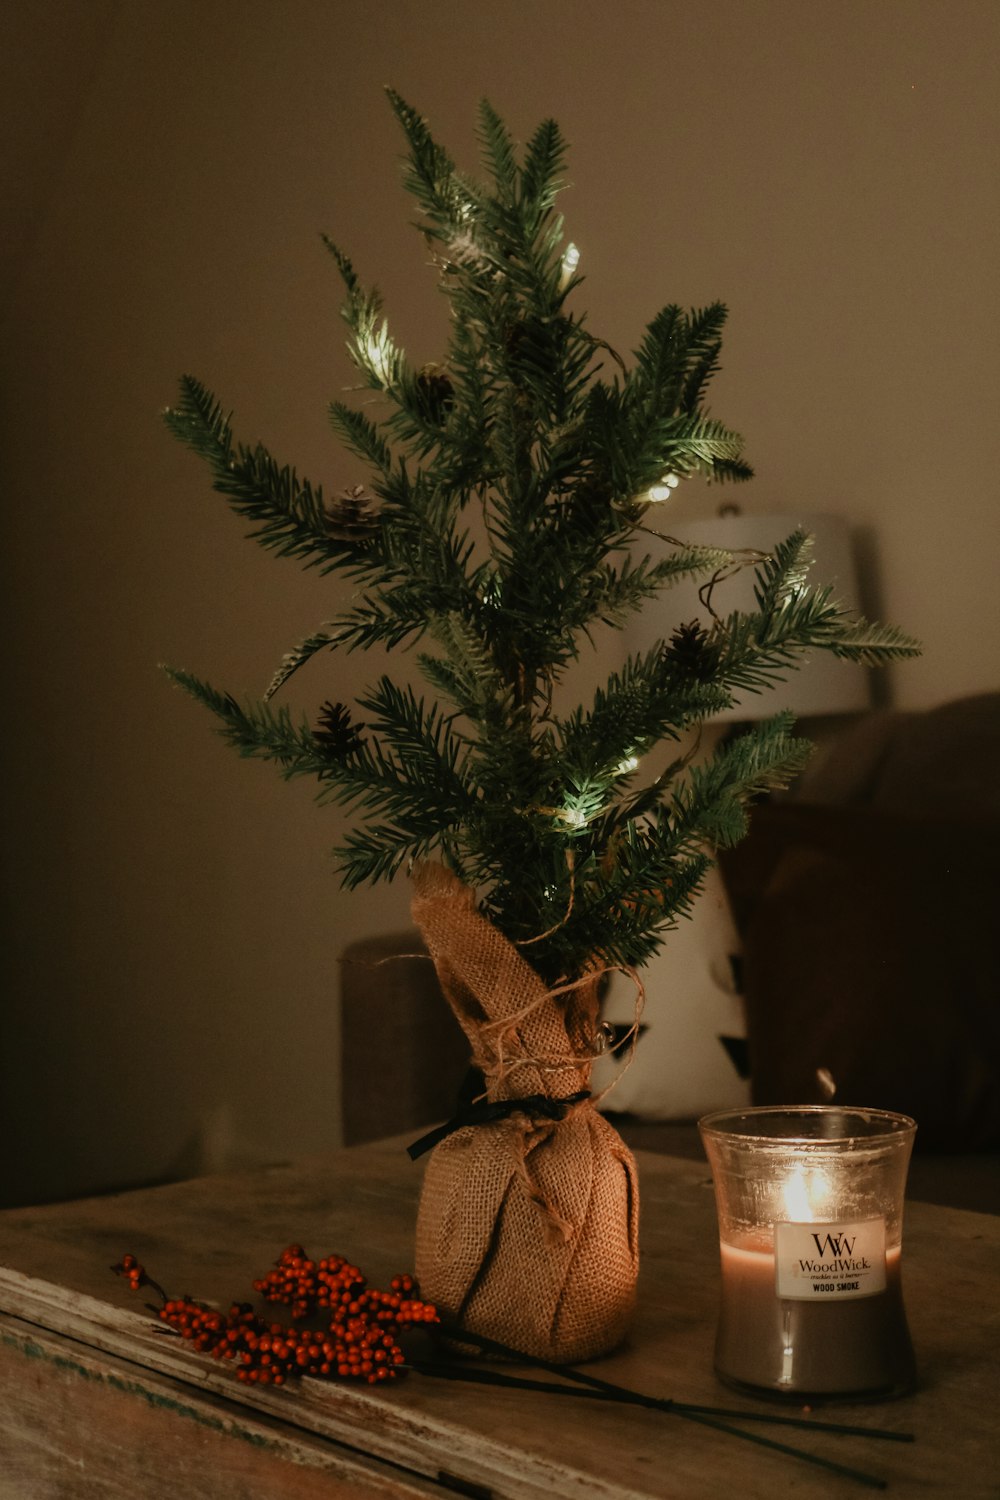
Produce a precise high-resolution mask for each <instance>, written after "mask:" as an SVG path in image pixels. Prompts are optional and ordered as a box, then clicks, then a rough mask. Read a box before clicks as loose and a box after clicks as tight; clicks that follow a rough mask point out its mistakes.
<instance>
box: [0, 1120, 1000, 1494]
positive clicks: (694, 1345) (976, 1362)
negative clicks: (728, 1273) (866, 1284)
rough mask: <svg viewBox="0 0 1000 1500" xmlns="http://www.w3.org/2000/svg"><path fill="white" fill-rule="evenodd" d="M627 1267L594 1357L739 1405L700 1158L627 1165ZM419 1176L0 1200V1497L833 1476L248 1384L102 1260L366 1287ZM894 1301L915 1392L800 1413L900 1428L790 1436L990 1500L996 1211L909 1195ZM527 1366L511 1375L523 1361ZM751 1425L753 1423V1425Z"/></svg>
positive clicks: (389, 1169)
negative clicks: (732, 1386) (719, 1349)
mask: <svg viewBox="0 0 1000 1500" xmlns="http://www.w3.org/2000/svg"><path fill="white" fill-rule="evenodd" d="M640 1173H641V1182H642V1199H643V1201H642V1247H643V1268H642V1277H641V1284H640V1303H639V1305H640V1316H639V1318H638V1319H637V1322H636V1325H635V1328H634V1330H633V1333H632V1336H631V1339H630V1342H629V1345H628V1346H627V1347H626V1348H624V1349H622V1350H621V1351H619V1352H618V1353H617V1354H615V1355H613V1356H612V1357H610V1358H608V1359H606V1360H602V1361H600V1362H599V1363H598V1364H597V1365H596V1366H594V1367H592V1368H594V1369H595V1371H596V1372H599V1373H600V1374H601V1375H603V1376H605V1377H606V1378H608V1379H610V1380H613V1381H616V1382H618V1383H620V1384H622V1385H627V1386H629V1387H631V1388H633V1389H638V1390H641V1391H644V1392H647V1393H649V1394H652V1395H658V1396H674V1397H676V1398H677V1399H680V1400H687V1401H692V1402H706V1403H710V1404H716V1405H723V1406H729V1407H737V1408H741V1409H743V1410H748V1411H749V1410H761V1409H762V1408H761V1404H760V1403H754V1402H753V1401H750V1400H745V1399H744V1398H742V1397H740V1396H738V1395H735V1394H734V1393H732V1392H730V1391H727V1390H725V1389H724V1388H723V1387H722V1386H720V1385H719V1384H718V1382H717V1381H716V1379H715V1377H714V1376H713V1374H712V1369H711V1364H712V1338H713V1327H714V1321H715V1309H716V1299H717V1294H718V1268H717V1258H718V1257H717V1243H716V1230H715V1213H714V1202H713V1196H712V1191H711V1185H710V1182H709V1177H708V1169H707V1168H706V1167H705V1166H703V1165H701V1164H699V1163H696V1162H689V1161H679V1160H676V1159H673V1158H669V1157H656V1156H643V1157H641V1158H640ZM420 1175H421V1173H420V1168H419V1166H413V1165H411V1164H410V1162H409V1161H408V1160H407V1158H406V1157H405V1155H404V1154H403V1153H402V1151H401V1149H400V1145H399V1143H398V1142H383V1143H379V1144H378V1145H375V1146H364V1147H356V1148H354V1149H353V1150H350V1151H345V1152H341V1153H338V1154H336V1155H333V1156H330V1157H326V1158H324V1159H322V1160H317V1159H313V1160H310V1161H307V1162H302V1163H297V1164H294V1165H290V1166H287V1167H280V1168H273V1169H269V1170H266V1171H259V1172H255V1173H252V1174H242V1175H238V1176H227V1177H215V1178H201V1179H198V1180H195V1181H192V1182H187V1183H181V1184H177V1185H175V1186H170V1187H163V1188H155V1189H149V1190H144V1191H141V1192H133V1193H124V1194H119V1195H116V1196H112V1197H105V1198H100V1199H91V1200H87V1201H84V1202H80V1203H71V1204H61V1205H55V1206H51V1207H44V1208H34V1209H17V1210H13V1211H7V1212H4V1213H0V1497H2V1500H79V1497H84V1496H87V1497H90V1496H99V1497H114V1500H161V1497H163V1500H165V1497H167V1496H169V1497H170V1500H236V1497H245V1500H250V1497H252V1500H271V1497H278V1496H281V1497H282V1500H330V1497H337V1500H345V1497H346V1500H354V1497H365V1500H372V1497H376V1496H381V1497H392V1500H404V1497H407V1500H411V1497H418V1496H419V1497H427V1496H430V1495H434V1496H438V1497H441V1496H447V1495H454V1494H459V1495H466V1496H473V1497H480V1500H571V1497H572V1500H652V1497H657V1500H662V1497H677V1500H716V1497H724V1500H734V1497H739V1500H753V1497H757V1496H760V1497H762V1500H763V1497H767V1500H771V1497H772V1496H773V1495H774V1494H775V1493H784V1494H787V1495H789V1496H791V1497H794V1500H830V1497H833V1500H837V1497H839V1496H841V1495H844V1496H847V1495H850V1494H859V1495H860V1494H863V1493H865V1491H864V1490H863V1488H862V1487H861V1486H860V1485H859V1484H857V1483H855V1482H854V1481H851V1480H848V1479H846V1478H842V1477H839V1476H835V1475H831V1474H829V1473H825V1472H823V1471H821V1470H818V1469H815V1468H813V1467H811V1466H809V1465H807V1464H805V1463H802V1462H800V1461H797V1460H794V1459H791V1458H787V1457H784V1456H782V1455H778V1454H775V1453H771V1452H768V1451H767V1450H765V1449H762V1448H758V1447H754V1446H751V1445H750V1444H748V1443H744V1442H741V1441H738V1440H737V1439H735V1438H732V1437H730V1436H728V1435H727V1434H725V1433H721V1432H715V1431H712V1430H709V1429H706V1428H704V1427H699V1426H696V1425H694V1424H692V1423H690V1422H687V1421H682V1420H680V1419H678V1418H677V1417H675V1416H670V1415H667V1414H664V1413H660V1412H656V1411H651V1410H648V1409H642V1408H634V1407H620V1406H613V1405H605V1404H603V1403H598V1402H595V1401H589V1400H586V1399H583V1398H577V1397H575V1396H574V1397H568V1398H555V1397H548V1396H544V1395H533V1394H528V1393H525V1392H523V1391H511V1390H499V1389H496V1390H494V1389H487V1388H482V1387H475V1386H469V1385H458V1384H450V1383H445V1382H440V1381H432V1380H429V1379H427V1378H422V1377H420V1376H418V1375H415V1376H412V1377H410V1378H409V1379H407V1380H404V1381H401V1382H399V1383H398V1384H394V1385H392V1386H390V1387H388V1388H387V1387H379V1388H378V1389H377V1390H372V1389H371V1388H369V1387H355V1386H353V1385H348V1384H346V1383H345V1384H340V1385H338V1384H331V1383H320V1382H316V1381H303V1382H302V1383H301V1384H299V1385H297V1386H296V1387H294V1388H291V1389H284V1390H281V1389H279V1390H275V1389H269V1388H264V1389H260V1388H255V1387H245V1386H243V1385H241V1384H238V1383H237V1382H236V1381H235V1380H234V1379H233V1378H232V1376H231V1375H229V1374H228V1373H227V1372H226V1370H225V1369H223V1368H220V1366H219V1365H218V1364H217V1363H216V1362H214V1361H212V1360H208V1359H206V1358H205V1357H203V1356H200V1355H198V1354H195V1353H193V1352H192V1351H191V1350H190V1349H188V1348H187V1347H186V1346H185V1345H184V1344H183V1343H182V1341H181V1340H180V1339H178V1338H176V1337H173V1336H171V1335H170V1334H169V1333H164V1332H163V1330H162V1328H159V1327H158V1326H157V1325H156V1324H155V1323H154V1322H153V1321H152V1320H151V1318H150V1316H149V1314H148V1313H146V1312H145V1311H144V1308H143V1301H144V1296H143V1294H136V1293H132V1292H130V1291H129V1290H128V1288H127V1287H126V1286H125V1284H124V1283H123V1282H122V1281H120V1280H116V1279H115V1278H114V1277H113V1276H112V1275H111V1274H110V1273H109V1271H108V1269H107V1268H108V1267H109V1266H110V1265H111V1264H112V1263H113V1262H115V1261H117V1260H119V1259H120V1257H121V1255H122V1254H123V1253H124V1252H125V1251H132V1252H134V1253H135V1254H136V1255H138V1256H139V1258H140V1260H141V1261H142V1262H143V1263H144V1264H145V1265H146V1266H147V1268H148V1270H149V1273H150V1275H152V1276H155V1277H156V1278H157V1279H158V1280H159V1281H161V1282H162V1283H163V1284H164V1285H165V1286H167V1288H168V1289H169V1290H170V1291H171V1292H172V1293H174V1294H179V1293H183V1292H189V1293H191V1294H192V1295H194V1296H195V1297H198V1298H202V1299H206V1300H215V1301H218V1302H219V1303H220V1304H222V1305H224V1306H228V1304H229V1302H230V1301H231V1300H233V1299H234V1298H235V1299H236V1300H242V1299H244V1298H248V1297H250V1296H252V1292H251V1289H250V1286H249V1282H250V1280H251V1278H252V1277H253V1276H255V1275H260V1274H261V1272H262V1271H263V1270H264V1269H265V1268H266V1267H267V1266H268V1265H270V1263H271V1262H272V1261H273V1260H274V1258H275V1256H276V1255H277V1254H278V1253H279V1252H280V1250H281V1249H283V1248H284V1246H285V1245H286V1244H288V1243H290V1242H292V1241H300V1242H302V1243H304V1244H305V1245H306V1247H307V1248H308V1249H309V1250H310V1251H311V1252H312V1253H314V1254H326V1253H327V1252H328V1251H331V1250H339V1251H341V1252H342V1253H346V1254H348V1255H349V1256H350V1257H351V1258H352V1259H354V1260H355V1261H356V1262H358V1263H359V1264H360V1265H361V1266H362V1267H364V1269H365V1270H366V1272H368V1273H369V1275H370V1276H371V1278H372V1280H373V1282H375V1284H377V1285H378V1284H381V1285H384V1284H386V1282H387V1281H388V1278H389V1277H390V1276H391V1275H392V1274H393V1273H394V1272H396V1271H399V1270H405V1269H406V1268H407V1266H408V1265H409V1264H410V1262H411V1252H410V1244H411V1237H412V1225H413V1219H414V1212H415V1204H416V1197H417V1192H418V1188H419V1181H420ZM904 1261H905V1267H906V1272H905V1282H906V1299H907V1305H908V1310H909V1314H910V1322H911V1326H912V1329H913V1335H914V1341H915V1344H916V1347H917V1355H918V1359H919V1363H920V1371H921V1382H920V1389H919V1390H918V1392H917V1393H916V1394H915V1395H913V1396H911V1397H907V1398H904V1399H903V1400H900V1401H895V1402H889V1403H883V1404H871V1405H864V1404H841V1405H831V1406H828V1407H827V1408H825V1410H824V1412H822V1413H820V1414H819V1419H822V1417H823V1416H824V1415H825V1416H826V1417H827V1418H829V1419H831V1420H834V1419H835V1420H837V1421H842V1422H855V1423H857V1424H860V1425H862V1426H865V1425H867V1426H880V1427H889V1428H893V1429H895V1430H900V1431H902V1430H910V1431H913V1432H914V1433H915V1434H916V1436H917V1441H916V1442H915V1443H913V1444H906V1445H904V1444H901V1443H882V1442H875V1441H872V1440H868V1439H864V1438H860V1437H844V1436H839V1435H838V1436H831V1435H829V1434H827V1435H823V1434H820V1433H813V1432H806V1433H804V1434H800V1433H797V1432H795V1431H794V1430H792V1431H791V1432H790V1433H783V1432H781V1431H780V1430H779V1431H778V1432H777V1433H776V1435H778V1436H787V1437H788V1438H789V1440H790V1441H792V1442H795V1443H798V1444H800V1445H801V1446H802V1447H804V1448H807V1449H809V1450H811V1451H813V1452H816V1453H822V1454H824V1455H826V1456H828V1457H831V1458H834V1459H837V1460H839V1461H840V1462H842V1463H845V1464H848V1465H851V1466H853V1467H856V1468H861V1469H865V1470H868V1471H870V1472H871V1473H873V1474H875V1475H878V1476H881V1477H882V1478H884V1479H887V1480H888V1481H889V1485H890V1490H889V1492H890V1495H892V1496H894V1497H899V1500H904V1497H911V1496H912V1497H924V1496H932V1495H940V1496H961V1497H962V1500H977V1497H983V1500H985V1497H987V1496H989V1497H991V1500H995V1497H996V1496H997V1495H998V1494H1000V1487H998V1473H1000V1462H998V1450H997V1431H998V1426H1000V1416H998V1411H1000V1402H998V1397H1000V1378H998V1377H1000V1362H998V1345H1000V1340H998V1326H997V1296H996V1293H997V1286H998V1273H1000V1219H996V1218H993V1217H991V1216H988V1215H984V1214H973V1213H964V1212H959V1211H957V1210H951V1209H943V1208H936V1207H932V1206H929V1205H924V1204H919V1203H912V1204H910V1205H908V1209H907V1226H906V1243H905V1250H904ZM525 1373H530V1372H525ZM759 1430H761V1431H771V1430H772V1429H767V1428H764V1429H759Z"/></svg>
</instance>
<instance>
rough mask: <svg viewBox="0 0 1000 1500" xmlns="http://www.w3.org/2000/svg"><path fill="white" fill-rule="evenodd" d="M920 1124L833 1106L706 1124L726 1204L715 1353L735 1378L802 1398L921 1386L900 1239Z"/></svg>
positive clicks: (722, 1206)
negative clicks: (916, 1377)
mask: <svg viewBox="0 0 1000 1500" xmlns="http://www.w3.org/2000/svg"><path fill="white" fill-rule="evenodd" d="M894 1122H899V1123H898V1124H897V1123H894ZM914 1129H915V1127H914V1126H913V1123H912V1121H909V1120H905V1119H904V1117H902V1116H888V1115H884V1114H883V1113H882V1112H880V1111H858V1110H833V1109H830V1108H826V1107H824V1108H818V1109H807V1108H803V1109H798V1110H792V1109H785V1110H745V1111H742V1112H734V1113H733V1114H730V1115H724V1116H711V1117H708V1119H706V1120H705V1121H702V1137H703V1140H704V1141H705V1146H706V1150H707V1151H708V1155H709V1159H710V1161H711V1163H712V1171H713V1176H714V1178H715V1184H716V1197H717V1202H718V1207H719V1226H720V1254H721V1266H722V1304H721V1311H720V1317H719V1327H718V1334H717V1339H716V1351H715V1363H716V1369H717V1371H718V1372H719V1374H720V1375H721V1376H722V1377H723V1378H724V1379H725V1380H727V1381H729V1382H730V1383H735V1384H737V1385H745V1386H751V1387H754V1388H755V1389H761V1388H763V1389H768V1390H771V1391H775V1392H779V1393H780V1392H788V1393H794V1394H797V1395H807V1394H812V1395H831V1394H838V1395H844V1394H850V1393H857V1394H888V1393H890V1392H896V1391H900V1390H904V1389H907V1388H908V1387H909V1386H911V1385H912V1383H913V1378H914V1366H913V1350H912V1345H911V1343H910V1336H909V1330H908V1328H907V1323H906V1314H905V1311H904V1307H903V1299H902V1292H901V1283H900V1242H901V1217H902V1216H901V1209H902V1184H903V1181H904V1179H905V1170H906V1162H907V1160H908V1157H909V1148H910V1144H911V1141H912V1135H913V1131H914Z"/></svg>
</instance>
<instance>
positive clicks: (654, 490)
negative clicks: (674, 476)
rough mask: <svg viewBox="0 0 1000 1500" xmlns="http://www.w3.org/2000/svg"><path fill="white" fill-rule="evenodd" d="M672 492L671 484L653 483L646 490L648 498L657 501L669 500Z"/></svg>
mask: <svg viewBox="0 0 1000 1500" xmlns="http://www.w3.org/2000/svg"><path fill="white" fill-rule="evenodd" d="M672 494H673V489H672V488H671V486H670V485H669V484H651V485H650V487H649V489H648V490H647V491H646V499H647V500H652V501H653V502H654V503H656V502H658V501H660V500H669V499H670V497H671V495H672Z"/></svg>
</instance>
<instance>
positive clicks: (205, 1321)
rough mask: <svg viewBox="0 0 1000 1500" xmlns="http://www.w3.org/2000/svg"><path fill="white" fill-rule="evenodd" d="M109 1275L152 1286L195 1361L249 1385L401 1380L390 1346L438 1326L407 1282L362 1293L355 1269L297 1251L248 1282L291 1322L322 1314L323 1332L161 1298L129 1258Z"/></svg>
mask: <svg viewBox="0 0 1000 1500" xmlns="http://www.w3.org/2000/svg"><path fill="white" fill-rule="evenodd" d="M112 1269H113V1270H114V1271H116V1272H118V1274H120V1275H123V1276H125V1277H126V1278H127V1279H128V1282H129V1285H130V1286H131V1287H132V1289H133V1290H136V1289H138V1288H139V1287H141V1286H153V1287H155V1288H156V1290H157V1291H158V1292H159V1293H160V1296H161V1298H162V1301H163V1305H162V1307H160V1308H159V1309H158V1310H157V1316H158V1317H159V1318H160V1320H161V1321H162V1322H164V1323H166V1324H167V1325H168V1326H169V1327H171V1328H172V1329H174V1331H175V1332H176V1333H178V1334H180V1336H181V1337H182V1338H184V1339H186V1340H188V1341H189V1342H190V1343H191V1345H192V1347H193V1348H195V1349H197V1350H198V1351H199V1352H200V1353H204V1354H210V1355H211V1356H212V1357H213V1358H214V1359H220V1360H226V1361H228V1362H230V1363H232V1364H234V1365H235V1366H236V1377H237V1379H238V1380H242V1381H245V1382H249V1383H251V1384H255V1385H279V1386H280V1385H284V1384H286V1382H287V1381H288V1380H289V1379H294V1378H296V1377H298V1376H301V1375H312V1376H314V1377H315V1378H317V1379H321V1380H334V1379H339V1380H364V1381H366V1382H367V1383H368V1384H369V1385H376V1384H379V1383H381V1382H383V1381H387V1380H396V1379H398V1378H399V1376H400V1375H403V1374H405V1373H406V1372H405V1369H404V1368H403V1367H404V1366H405V1363H406V1356H405V1355H404V1353H403V1351H402V1349H401V1348H400V1347H399V1344H398V1343H397V1339H398V1337H399V1335H400V1333H401V1331H402V1330H403V1329H404V1328H406V1327H407V1326H409V1325H413V1324H433V1323H437V1322H438V1321H439V1319H438V1314H437V1310H436V1309H435V1308H434V1307H433V1305H432V1304H431V1303H429V1302H422V1301H420V1300H419V1297H418V1296H417V1295H416V1294H417V1291H418V1288H417V1286H416V1283H415V1282H414V1280H413V1278H412V1276H408V1275H404V1276H394V1277H393V1279H392V1282H391V1284H390V1285H391V1290H390V1291H388V1292H383V1291H378V1290H376V1289H375V1288H374V1287H369V1286H368V1284H367V1281H366V1279H365V1277H364V1276H363V1275H362V1274H361V1272H360V1270H359V1269H358V1267H357V1266H354V1265H351V1264H350V1263H349V1262H348V1261H347V1260H346V1259H345V1258H344V1257H343V1256H341V1255H328V1256H327V1257H326V1258H325V1259H324V1260H321V1261H318V1262H317V1261H313V1260H311V1259H310V1258H309V1256H307V1255H306V1253H305V1251H304V1250H303V1249H302V1247H301V1245H291V1246H289V1248H288V1249H287V1250H285V1251H284V1252H283V1253H282V1255H281V1256H280V1257H279V1259H278V1261H277V1262H276V1266H275V1269H274V1270H273V1271H269V1272H268V1273H267V1275H266V1276H264V1277H262V1278H260V1279H259V1280H257V1281H255V1282H254V1289H255V1290H256V1291H257V1292H259V1293H260V1294H261V1295H262V1296H263V1297H264V1298H265V1300H266V1301H268V1302H278V1303H283V1304H284V1305H286V1306H288V1307H290V1308H291V1310H292V1317H293V1319H297V1320H301V1319H302V1318H304V1317H306V1315H307V1314H310V1313H314V1312H316V1311H317V1310H322V1311H323V1313H324V1315H325V1321H326V1325H327V1326H326V1327H325V1328H324V1329H322V1330H316V1329H312V1328H302V1327H295V1326H291V1327H289V1326H286V1325H285V1324H283V1323H267V1322H265V1321H264V1319H263V1318H260V1317H258V1316H257V1314H256V1313H255V1312H254V1310H253V1306H252V1305H251V1304H250V1303H249V1302H234V1303H233V1304H232V1306H231V1307H230V1309H229V1311H228V1313H225V1314H224V1313H221V1312H218V1311H217V1310H215V1309H213V1308H210V1307H206V1306H205V1305H204V1304H203V1303H200V1302H195V1301H194V1300H193V1299H192V1298H190V1297H167V1295H166V1293H165V1292H164V1291H163V1289H162V1287H159V1286H157V1284H156V1283H155V1282H153V1281H151V1280H150V1278H149V1277H148V1276H147V1275H146V1272H145V1270H144V1269H143V1267H142V1266H140V1265H139V1263H138V1261H137V1260H136V1258H135V1256H134V1255H125V1256H123V1257H122V1259H121V1261H120V1262H119V1264H118V1265H117V1266H114V1267H112Z"/></svg>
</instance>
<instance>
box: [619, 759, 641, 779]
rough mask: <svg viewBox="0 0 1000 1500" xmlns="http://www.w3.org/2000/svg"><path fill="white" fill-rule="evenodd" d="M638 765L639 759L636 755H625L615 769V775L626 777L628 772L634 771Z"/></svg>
mask: <svg viewBox="0 0 1000 1500" xmlns="http://www.w3.org/2000/svg"><path fill="white" fill-rule="evenodd" d="M638 765H639V757H638V756H637V755H626V757H625V759H624V760H623V761H620V762H619V764H618V765H617V766H616V767H615V775H616V776H627V775H628V773H629V771H634V770H636V768H637V767H638Z"/></svg>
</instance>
